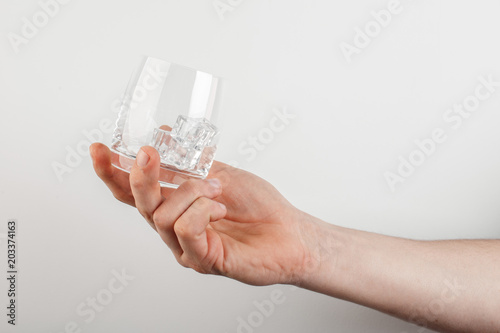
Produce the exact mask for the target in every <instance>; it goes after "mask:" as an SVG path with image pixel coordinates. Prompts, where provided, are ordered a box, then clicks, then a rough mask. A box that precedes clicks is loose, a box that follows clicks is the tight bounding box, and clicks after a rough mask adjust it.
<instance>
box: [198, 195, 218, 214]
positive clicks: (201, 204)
mask: <svg viewBox="0 0 500 333" xmlns="http://www.w3.org/2000/svg"><path fill="white" fill-rule="evenodd" d="M213 204H214V202H213V201H212V200H210V199H208V198H205V197H201V198H199V199H198V200H196V201H195V203H194V207H195V208H196V209H197V210H200V211H206V210H208V209H210V208H212V205H213Z"/></svg>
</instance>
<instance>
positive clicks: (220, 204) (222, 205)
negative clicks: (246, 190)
mask: <svg viewBox="0 0 500 333" xmlns="http://www.w3.org/2000/svg"><path fill="white" fill-rule="evenodd" d="M219 206H220V208H222V209H224V210H227V208H226V205H224V204H223V203H220V202H219Z"/></svg>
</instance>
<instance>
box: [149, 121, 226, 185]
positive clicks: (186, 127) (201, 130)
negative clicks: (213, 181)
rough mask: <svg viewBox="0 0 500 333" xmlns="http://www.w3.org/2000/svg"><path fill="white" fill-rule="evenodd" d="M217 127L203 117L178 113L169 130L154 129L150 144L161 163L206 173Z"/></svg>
mask: <svg viewBox="0 0 500 333" xmlns="http://www.w3.org/2000/svg"><path fill="white" fill-rule="evenodd" d="M217 134H218V129H217V127H215V126H214V125H213V124H212V123H210V122H209V121H208V120H207V119H205V118H192V117H186V116H179V117H178V118H177V121H176V123H175V125H174V127H173V128H172V130H171V131H170V132H168V131H165V130H161V129H157V130H156V131H155V135H154V137H153V142H152V145H153V147H155V148H156V149H157V150H158V152H159V154H160V158H161V160H162V162H163V163H165V164H167V165H170V166H173V167H175V168H176V169H179V170H184V171H189V172H193V173H196V174H199V175H200V176H206V174H207V173H208V170H209V169H210V166H211V164H212V160H213V156H214V154H215V150H216V146H215V144H213V139H214V137H215V136H216V135H217Z"/></svg>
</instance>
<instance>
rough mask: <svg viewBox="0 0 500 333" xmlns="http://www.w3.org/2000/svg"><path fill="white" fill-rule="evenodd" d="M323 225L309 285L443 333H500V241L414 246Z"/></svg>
mask: <svg viewBox="0 0 500 333" xmlns="http://www.w3.org/2000/svg"><path fill="white" fill-rule="evenodd" d="M317 223H319V224H320V226H319V228H320V229H321V230H322V232H319V233H318V232H316V233H315V234H317V235H320V236H319V237H318V242H319V244H318V245H312V251H311V253H313V260H312V263H309V265H308V269H306V270H305V271H304V274H303V279H302V280H301V282H300V284H301V286H302V287H304V288H307V289H310V290H314V291H317V292H320V293H323V294H327V295H330V296H334V297H337V298H341V299H345V300H348V301H351V302H355V303H358V304H361V305H365V306H368V307H371V308H374V309H376V310H379V311H382V312H385V313H387V314H391V315H394V316H396V317H399V318H401V319H403V320H406V321H410V322H413V323H416V324H420V325H423V326H426V327H429V328H433V329H437V330H441V331H450V332H500V241H495V240H490V241H487V240H484V241H481V240H478V241H435V242H423V241H412V240H406V239H401V238H395V237H388V236H382V235H377V234H373V233H368V232H362V231H356V230H351V229H345V228H340V227H336V226H332V225H329V224H323V223H324V222H317Z"/></svg>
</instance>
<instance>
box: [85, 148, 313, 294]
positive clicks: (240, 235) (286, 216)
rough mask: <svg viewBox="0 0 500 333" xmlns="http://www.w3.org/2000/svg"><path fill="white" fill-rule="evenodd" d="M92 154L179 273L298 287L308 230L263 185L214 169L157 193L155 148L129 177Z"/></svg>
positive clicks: (305, 218)
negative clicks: (157, 237) (181, 270)
mask: <svg viewBox="0 0 500 333" xmlns="http://www.w3.org/2000/svg"><path fill="white" fill-rule="evenodd" d="M90 150H91V156H92V159H93V162H94V168H95V171H96V173H97V175H98V176H99V177H100V178H101V179H102V180H103V181H104V183H105V184H106V185H107V186H108V187H109V188H110V190H111V192H112V193H113V195H114V196H115V197H116V198H117V199H118V200H120V201H122V202H124V203H127V204H129V205H132V206H135V207H137V209H138V210H139V212H140V213H141V215H142V216H143V217H144V218H145V219H146V220H147V221H148V222H149V224H150V225H151V226H152V227H153V228H154V229H155V230H156V231H157V232H158V233H159V235H160V236H161V238H162V239H163V241H164V242H165V243H166V244H167V245H168V246H169V247H170V249H171V250H172V252H173V254H174V256H175V258H176V259H177V261H178V262H179V263H180V264H181V265H183V266H185V267H190V268H193V269H194V270H196V271H198V272H200V273H209V274H220V275H224V276H227V277H230V278H233V279H236V280H239V281H242V282H245V283H248V284H252V285H269V284H275V283H290V284H299V283H300V279H301V277H302V276H303V275H304V269H305V267H306V263H310V257H311V254H310V250H309V248H310V244H306V242H307V241H305V239H307V238H308V237H304V231H305V230H307V229H308V227H307V226H308V225H309V224H313V222H312V221H311V217H310V216H309V215H307V214H305V213H303V212H301V211H300V210H298V209H296V208H295V207H294V206H292V205H291V204H290V203H289V202H288V201H287V200H286V199H285V198H284V197H283V196H282V195H281V194H280V193H279V192H278V191H277V190H276V189H275V188H274V187H273V186H272V185H271V184H269V183H268V182H267V181H265V180H263V179H261V178H259V177H257V176H255V175H253V174H251V173H249V172H246V171H243V170H240V169H237V168H234V167H231V166H229V165H226V164H224V163H221V162H217V161H215V162H214V164H213V166H212V168H211V170H210V174H209V175H208V177H207V180H189V181H186V182H184V183H183V184H182V185H181V186H180V187H179V188H178V189H176V190H174V189H170V188H162V187H161V186H160V185H159V183H158V175H159V173H160V159H159V156H158V153H157V151H156V150H155V149H154V148H152V147H143V148H142V151H141V152H140V154H139V155H138V157H137V160H136V162H135V164H134V166H133V168H132V171H131V173H130V174H128V173H126V172H123V171H121V170H118V169H116V168H114V167H113V166H112V165H111V152H110V150H109V149H108V147H106V146H105V145H103V144H99V143H97V144H93V145H92V146H91V149H90Z"/></svg>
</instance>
